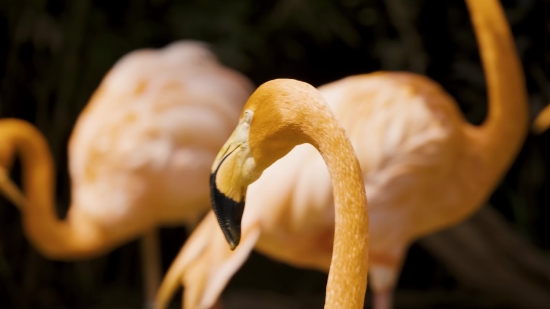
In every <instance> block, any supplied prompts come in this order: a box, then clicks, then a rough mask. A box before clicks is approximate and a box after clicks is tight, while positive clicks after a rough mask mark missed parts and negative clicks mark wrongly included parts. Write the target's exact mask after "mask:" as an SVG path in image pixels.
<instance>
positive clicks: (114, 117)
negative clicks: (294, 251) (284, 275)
mask: <svg viewBox="0 0 550 309" xmlns="http://www.w3.org/2000/svg"><path fill="white" fill-rule="evenodd" d="M252 90H253V86H252V84H251V82H250V81H249V80H248V79H247V78H246V77H244V76H243V75H241V74H240V73H238V72H236V71H234V70H232V69H229V68H227V67H224V66H223V65H221V64H220V63H218V61H217V59H216V57H215V56H214V54H213V53H212V52H211V51H210V50H209V49H208V47H207V45H206V44H205V43H201V42H198V41H177V42H174V43H172V44H170V45H168V46H166V47H165V48H163V49H158V50H156V49H141V50H137V51H133V52H131V53H130V54H128V55H126V56H124V57H123V58H122V59H121V60H119V61H118V62H117V63H116V64H115V66H114V67H113V68H112V69H111V70H110V72H109V73H108V74H107V75H106V76H105V77H104V79H103V81H102V82H101V84H100V86H99V88H98V89H97V90H96V91H95V93H94V94H93V96H92V98H91V100H90V102H89V104H88V105H87V106H86V107H85V108H84V110H83V111H82V113H81V114H80V116H79V118H78V120H77V122H76V125H75V127H74V130H73V133H72V135H71V138H70V141H69V147H68V151H69V156H68V157H69V173H70V176H71V185H72V186H71V206H70V208H69V211H68V214H67V218H66V219H65V220H60V219H59V218H58V217H57V216H56V214H55V209H54V186H55V184H54V166H53V160H52V157H51V153H50V150H49V148H48V145H47V142H46V140H45V138H44V137H43V136H42V134H41V133H40V132H39V131H38V130H37V129H35V128H34V127H33V126H32V125H30V124H29V123H27V122H24V121H22V120H17V119H3V120H1V121H0V136H2V142H1V143H0V163H1V165H0V166H1V167H2V169H0V171H1V173H0V190H1V191H2V192H3V193H4V194H5V195H6V196H7V197H8V198H9V199H10V200H11V201H12V202H13V203H14V204H16V205H17V206H18V207H19V208H20V209H21V213H22V219H23V226H24V230H25V234H26V235H27V237H28V239H29V240H30V242H31V243H32V244H33V245H34V246H35V247H36V248H37V249H38V251H39V252H40V253H41V254H42V255H44V256H46V257H47V258H50V259H54V260H63V261H74V260H78V259H87V258H93V257H96V256H99V255H102V254H105V253H107V252H108V251H110V250H112V249H114V248H115V247H117V246H119V245H121V244H123V243H126V242H128V241H130V240H133V239H135V238H138V237H141V239H142V240H141V247H142V255H143V260H144V262H143V263H142V264H143V269H144V275H145V278H144V288H145V295H146V301H147V302H149V303H152V301H153V299H154V295H155V293H156V290H157V287H158V285H159V283H160V278H161V276H160V265H159V263H160V260H159V256H158V254H159V252H158V239H157V237H158V236H157V234H156V227H157V226H161V225H162V226H173V225H180V224H186V225H188V226H192V225H193V224H196V223H197V222H198V220H199V219H200V216H201V215H203V214H204V213H205V212H206V211H207V210H208V205H209V195H208V194H209V189H208V185H207V181H208V175H209V170H210V166H211V164H212V162H213V160H214V158H215V155H216V152H217V151H218V150H219V148H220V147H221V146H222V145H223V143H224V141H225V139H227V137H228V136H229V135H230V133H231V130H232V129H233V127H234V126H235V124H236V123H237V120H238V117H239V112H240V110H241V108H242V106H243V105H244V103H245V101H246V98H247V97H248V96H249V95H250V93H252ZM15 153H18V154H20V155H21V156H22V163H23V173H24V178H23V188H24V194H23V193H21V192H20V191H19V190H18V189H17V187H16V186H15V185H14V184H13V183H12V182H11V181H10V180H9V178H8V177H7V171H6V169H7V168H8V167H9V165H10V164H11V160H12V157H13V155H14V154H15ZM149 305H150V304H149Z"/></svg>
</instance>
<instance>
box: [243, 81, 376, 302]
mask: <svg viewBox="0 0 550 309" xmlns="http://www.w3.org/2000/svg"><path fill="white" fill-rule="evenodd" d="M244 110H252V111H253V112H254V117H253V118H252V123H251V126H250V136H249V145H250V149H251V151H252V154H253V156H254V159H255V162H256V164H257V168H258V169H259V170H262V171H263V170H264V169H265V168H267V167H268V166H269V165H271V164H273V163H274V162H275V161H276V160H278V159H279V158H281V157H283V156H284V155H286V154H287V153H288V152H289V151H290V150H291V149H292V148H293V147H294V146H296V145H299V144H303V143H309V144H312V145H313V146H314V147H315V148H316V149H317V150H318V151H319V153H320V154H321V156H322V157H323V159H324V160H325V163H326V165H327V167H328V170H329V174H330V177H331V180H332V185H333V193H334V204H335V235H334V247H333V255H332V261H331V264H330V270H329V278H328V282H327V295H326V301H325V308H327V309H329V308H331V309H333V308H334V309H336V308H349V309H352V308H363V302H364V298H365V291H366V285H367V269H368V244H369V239H368V222H369V221H368V212H367V200H366V195H365V189H364V186H363V178H362V174H361V170H360V166H359V162H358V160H357V157H356V155H355V152H354V150H353V148H352V146H351V142H350V141H349V139H348V138H347V136H346V134H345V131H344V129H343V128H342V127H341V126H340V124H339V123H338V122H337V120H336V119H335V118H334V116H333V114H332V112H331V111H330V109H329V107H328V105H327V103H326V101H325V100H324V99H323V97H322V96H321V95H320V93H319V92H318V91H317V90H316V89H315V88H313V87H312V86H311V85H309V84H306V83H302V82H298V81H295V80H284V79H279V80H273V81H270V82H267V83H265V84H263V85H262V86H260V87H259V88H258V90H256V92H254V94H252V96H251V97H250V99H249V100H248V102H247V104H246V105H245V107H244ZM260 121H261V124H260V123H259V122H260Z"/></svg>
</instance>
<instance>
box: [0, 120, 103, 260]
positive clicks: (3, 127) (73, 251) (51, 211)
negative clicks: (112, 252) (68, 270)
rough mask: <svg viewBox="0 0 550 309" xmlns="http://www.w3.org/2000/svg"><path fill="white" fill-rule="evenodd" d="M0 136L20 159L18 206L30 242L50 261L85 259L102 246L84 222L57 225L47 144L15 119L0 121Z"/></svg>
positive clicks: (34, 130) (29, 125)
mask: <svg viewBox="0 0 550 309" xmlns="http://www.w3.org/2000/svg"><path fill="white" fill-rule="evenodd" d="M0 136H2V140H3V141H4V142H5V143H7V144H9V145H10V146H9V147H8V149H11V152H12V153H10V154H8V156H10V157H11V156H13V152H17V153H19V154H20V155H21V160H22V166H23V189H24V192H25V198H26V201H25V202H24V204H23V205H22V206H23V207H22V209H21V211H22V213H23V223H24V227H25V232H26V235H27V237H28V238H29V239H30V241H31V242H32V243H33V244H34V245H35V246H36V247H37V249H38V250H39V251H40V252H41V253H42V254H44V255H46V256H47V257H50V258H59V259H72V258H75V257H76V258H78V257H86V256H89V255H90V253H91V252H97V251H99V249H100V248H101V247H105V245H106V244H105V243H104V242H102V241H100V240H101V239H100V238H99V237H98V236H99V235H98V233H97V230H96V229H94V227H93V226H91V225H90V224H89V223H88V222H85V221H84V220H80V221H78V222H69V221H61V220H59V218H58V217H57V214H56V212H55V207H54V164H53V160H52V156H51V153H50V151H49V148H48V144H47V142H46V140H45V139H44V137H43V136H42V134H41V133H40V132H39V131H38V130H36V129H35V128H34V127H33V126H32V125H31V124H29V123H27V122H25V121H22V120H16V119H5V120H2V121H0Z"/></svg>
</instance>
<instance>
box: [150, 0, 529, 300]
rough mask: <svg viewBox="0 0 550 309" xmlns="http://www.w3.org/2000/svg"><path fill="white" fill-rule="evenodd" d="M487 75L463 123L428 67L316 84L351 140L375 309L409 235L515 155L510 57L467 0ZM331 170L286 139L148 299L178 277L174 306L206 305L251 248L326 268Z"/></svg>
mask: <svg viewBox="0 0 550 309" xmlns="http://www.w3.org/2000/svg"><path fill="white" fill-rule="evenodd" d="M466 2H467V5H468V8H469V11H470V14H471V19H472V22H473V24H474V30H475V33H476V36H477V39H478V42H479V45H480V50H481V58H482V62H483V65H484V69H485V74H486V78H487V84H488V96H489V100H488V101H489V113H488V117H487V119H486V121H485V122H484V123H483V124H482V125H481V126H479V127H476V126H473V125H471V124H469V123H468V122H467V121H466V120H465V119H464V117H463V116H462V114H461V113H460V110H459V108H458V106H457V104H456V102H455V101H454V100H453V98H452V97H451V96H450V95H449V94H447V93H446V92H445V91H444V90H443V89H442V88H441V87H440V86H439V85H437V84H436V83H435V82H433V81H431V80H429V79H428V78H425V77H422V76H418V75H414V74H410V73H388V72H379V73H373V74H367V75H359V76H352V77H348V78H344V79H342V80H340V81H336V82H334V83H331V84H328V85H325V86H322V87H320V88H319V90H320V92H321V93H322V94H323V96H324V97H325V98H326V99H327V101H328V102H329V104H330V105H331V107H332V108H333V110H334V112H335V115H336V117H337V119H338V120H339V121H340V123H341V124H342V125H343V126H344V128H345V130H346V132H347V134H348V136H349V137H350V139H351V141H352V144H353V145H354V147H355V150H356V152H357V155H358V157H359V161H360V164H361V168H362V171H363V175H364V181H365V187H366V192H367V196H368V198H369V211H370V231H371V239H372V241H371V246H370V264H369V267H370V268H369V269H370V273H371V276H372V277H371V278H372V279H371V284H372V288H373V291H374V306H375V308H376V309H385V308H391V307H392V306H393V305H392V298H393V297H392V292H393V289H394V287H395V284H396V282H397V279H398V275H399V271H400V268H401V265H402V262H403V258H404V256H405V254H406V251H407V248H408V246H409V245H410V243H411V242H413V241H414V240H416V239H418V238H419V237H422V236H424V235H427V234H430V233H433V232H436V231H438V230H440V229H443V228H445V227H449V226H452V225H454V224H456V223H458V222H460V221H462V220H464V219H465V218H467V217H468V216H469V215H470V214H472V213H473V212H475V211H476V210H477V209H478V208H479V207H480V206H481V205H482V203H483V201H484V200H486V199H487V198H488V196H489V194H490V193H491V192H492V190H493V189H494V187H495V186H496V185H497V184H498V182H499V180H500V178H501V177H502V176H503V174H504V173H505V172H506V170H507V169H508V168H509V166H510V165H511V163H512V162H513V160H514V158H515V156H516V155H517V153H518V151H519V149H520V147H521V145H522V142H523V141H524V139H525V136H526V132H527V113H528V111H527V109H528V108H527V97H526V91H525V86H524V80H523V73H522V69H521V64H520V62H519V59H518V56H517V53H516V50H515V48H514V43H513V38H512V35H511V32H510V29H509V27H508V24H507V22H506V19H505V16H504V13H503V10H502V7H501V6H500V4H499V2H498V1H497V0H467V1H466ZM331 198H332V196H331V190H330V177H329V175H328V173H327V172H326V168H325V167H324V163H323V161H322V160H321V157H320V156H319V155H318V154H317V153H315V151H314V150H313V149H312V147H311V146H308V145H302V146H297V147H295V148H294V150H292V151H291V152H290V153H289V154H288V155H287V156H285V157H284V158H282V159H280V160H279V161H277V162H275V163H274V164H273V165H272V166H271V167H269V168H268V169H266V170H265V171H264V172H263V174H262V176H261V177H260V178H259V179H258V180H257V181H256V182H255V183H253V184H252V185H250V187H249V189H248V192H247V196H246V200H247V209H246V211H245V212H244V215H243V221H242V230H243V237H242V240H241V245H240V246H239V247H238V248H236V250H235V251H229V250H227V248H226V247H224V246H223V245H224V244H223V243H224V239H223V235H222V233H220V232H219V230H218V229H217V227H216V221H215V217H214V215H213V214H212V213H210V214H209V215H208V216H207V217H206V218H205V219H204V220H203V222H201V224H200V225H199V226H198V227H197V229H196V230H195V231H194V233H193V234H192V235H191V237H190V238H189V240H188V241H187V243H186V244H185V246H184V247H183V248H182V250H181V251H180V254H179V255H178V257H177V258H176V260H175V261H174V263H173V264H172V266H171V267H170V269H169V271H168V273H167V274H166V277H165V278H164V281H163V284H162V285H161V288H160V289H159V294H158V295H157V306H158V308H164V306H165V304H166V303H167V301H168V300H169V298H170V297H171V295H172V294H173V293H174V291H175V290H176V289H177V286H178V285H179V284H180V283H182V284H183V285H184V286H185V293H184V298H185V300H184V308H186V309H194V308H209V307H210V306H211V305H212V304H213V303H214V301H215V300H216V299H217V298H218V297H219V295H220V293H221V291H222V290H223V287H224V286H225V285H226V284H227V283H228V281H229V280H230V278H231V276H232V275H233V274H234V273H235V272H236V271H237V269H238V268H239V267H240V266H241V265H242V263H244V261H245V260H246V258H247V256H248V254H249V253H250V251H251V250H252V249H253V248H254V247H255V248H256V249H257V250H258V251H259V252H261V253H263V254H266V255H267V256H269V257H271V258H274V259H276V260H279V261H282V262H285V263H288V264H290V265H293V266H297V267H304V268H312V269H317V270H321V271H327V270H328V267H329V265H330V261H331V256H332V244H333V231H334V212H333V210H332V206H331Z"/></svg>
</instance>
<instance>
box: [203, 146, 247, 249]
mask: <svg viewBox="0 0 550 309" xmlns="http://www.w3.org/2000/svg"><path fill="white" fill-rule="evenodd" d="M237 148H238V147H237ZM237 148H235V149H234V150H236V149H237ZM232 153H233V151H232V152H230V153H228V154H226V155H225V156H224V157H223V158H222V159H221V160H220V163H219V164H218V165H217V167H216V168H215V170H214V171H213V172H212V173H211V174H210V198H211V200H212V208H213V209H214V213H215V214H216V218H217V219H218V224H219V225H220V227H221V229H222V232H223V234H224V235H225V239H226V240H227V242H228V243H229V246H230V247H231V250H234V249H235V248H236V247H237V246H238V245H239V242H240V241H241V220H242V217H243V211H244V199H245V195H246V189H242V190H237V194H235V193H233V194H231V196H232V197H230V196H228V195H227V194H226V193H224V192H235V190H227V186H230V185H231V184H224V183H222V186H221V188H219V184H220V181H216V180H217V179H224V177H220V174H218V172H219V171H220V167H222V165H223V163H224V161H225V159H226V158H227V157H229V156H230V155H231V154H232ZM223 170H224V169H222V170H221V172H223Z"/></svg>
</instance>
